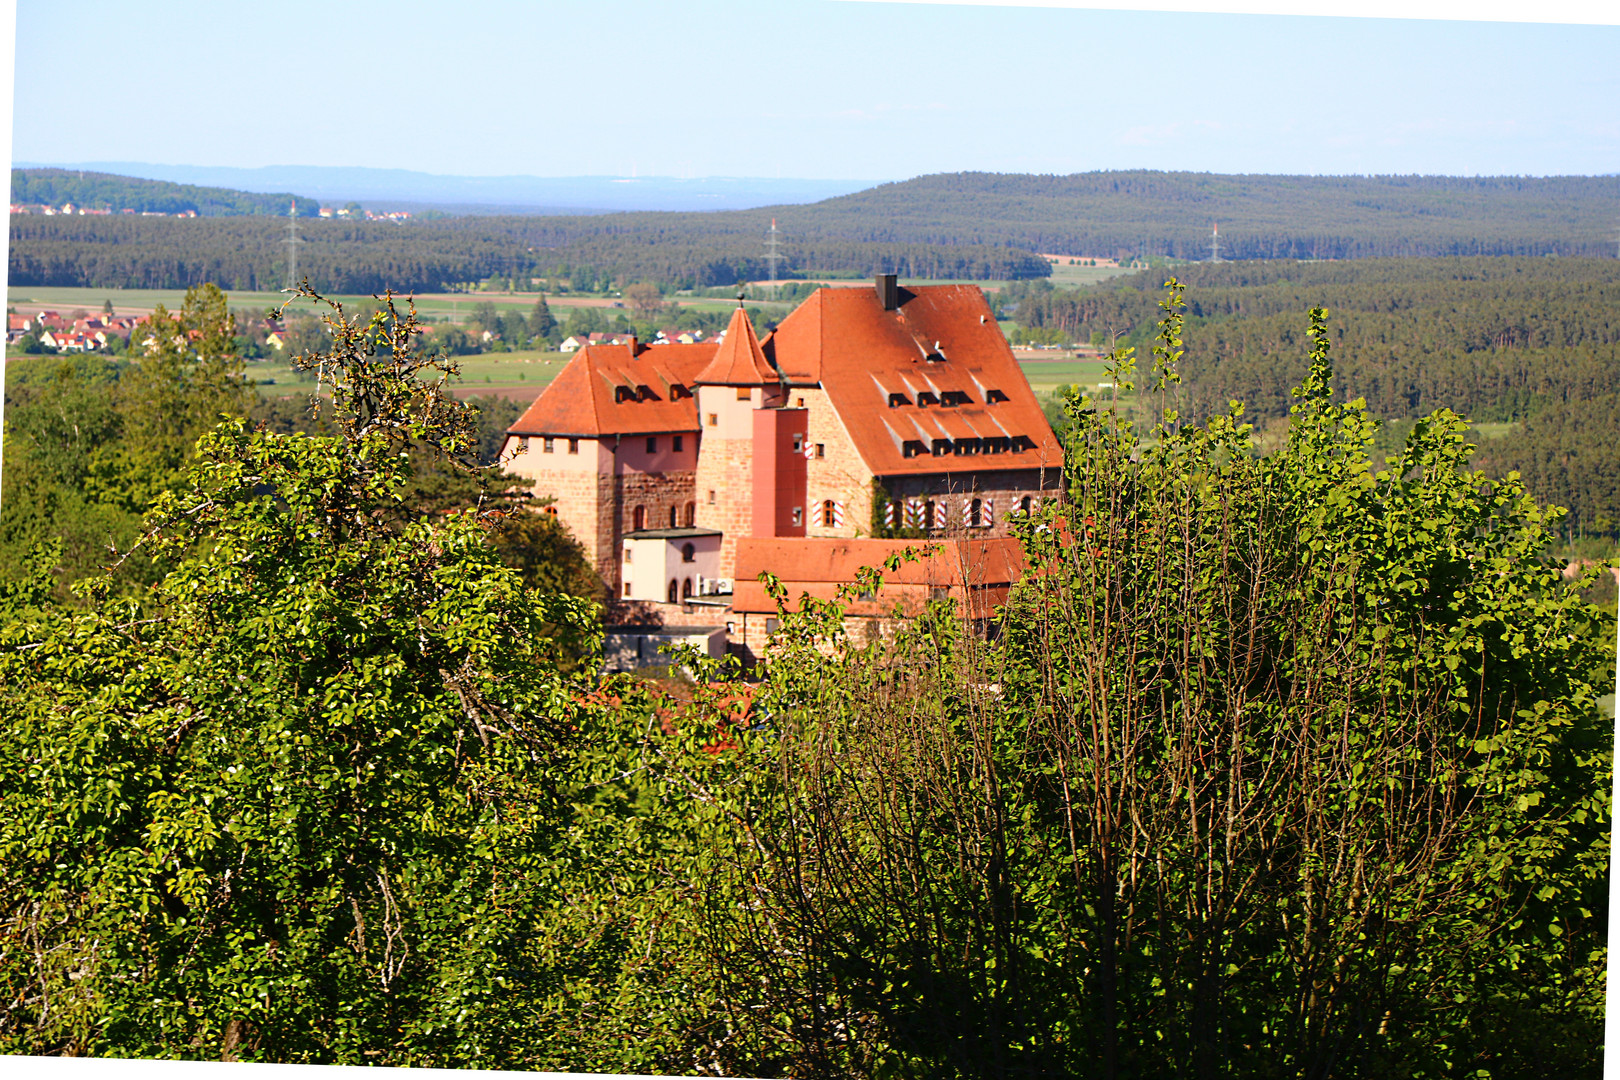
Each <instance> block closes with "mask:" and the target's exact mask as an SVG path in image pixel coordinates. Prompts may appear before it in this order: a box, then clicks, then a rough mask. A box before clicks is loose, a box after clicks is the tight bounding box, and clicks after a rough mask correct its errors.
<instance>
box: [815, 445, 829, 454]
mask: <svg viewBox="0 0 1620 1080" xmlns="http://www.w3.org/2000/svg"><path fill="white" fill-rule="evenodd" d="M826 456H827V444H826V443H820V442H818V443H816V457H826Z"/></svg>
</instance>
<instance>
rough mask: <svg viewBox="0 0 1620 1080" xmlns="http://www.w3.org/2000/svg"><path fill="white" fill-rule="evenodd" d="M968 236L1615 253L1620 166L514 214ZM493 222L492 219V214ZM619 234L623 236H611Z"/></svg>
mask: <svg viewBox="0 0 1620 1080" xmlns="http://www.w3.org/2000/svg"><path fill="white" fill-rule="evenodd" d="M773 217H774V218H777V219H778V224H779V225H780V227H781V228H782V229H783V230H784V231H785V232H786V234H787V237H788V239H789V241H790V242H791V241H794V240H797V241H800V242H802V243H808V244H820V243H825V242H830V241H835V240H836V241H839V242H846V243H860V244H904V245H911V244H967V245H982V246H989V247H1009V248H1016V249H1020V250H1024V251H1043V252H1050V253H1064V254H1071V255H1097V256H1108V257H1124V256H1132V255H1169V256H1173V257H1176V258H1182V259H1205V258H1208V257H1209V254H1210V230H1211V227H1212V226H1213V225H1215V224H1216V223H1219V225H1220V241H1221V248H1220V254H1221V257H1222V258H1227V259H1261V258H1265V259H1276V258H1292V259H1359V258H1373V257H1379V256H1435V255H1590V256H1603V255H1613V254H1614V253H1615V242H1614V236H1615V234H1614V225H1615V221H1616V220H1620V176H1598V177H1585V176H1566V177H1546V178H1536V177H1511V176H1510V177H1478V178H1471V177H1449V176H1372V177H1364V176H1225V175H1219V174H1213V173H1165V172H1147V171H1136V172H1096V173H1079V174H1075V175H1072V176H1028V175H1003V174H998V173H950V174H940V175H934V176H920V177H917V178H916V179H913V180H906V181H904V182H901V183H894V184H882V185H879V186H877V187H874V188H869V189H868V190H866V191H860V192H856V193H854V194H851V195H842V196H839V197H837V198H832V199H825V200H823V201H821V202H818V203H813V204H811V205H808V206H775V207H764V208H761V209H759V210H752V211H738V212H734V213H723V214H704V215H693V214H657V215H652V214H620V215H614V216H612V217H607V218H589V219H586V218H574V219H569V218H555V217H553V218H546V219H543V220H533V221H528V222H521V221H513V222H512V223H511V224H510V225H505V226H504V227H507V228H509V229H510V230H511V231H512V233H513V235H514V236H522V237H523V238H525V240H526V241H527V242H529V243H542V244H545V245H546V246H554V245H555V244H557V243H558V242H559V241H561V242H565V243H568V244H576V243H584V242H587V241H594V242H595V245H593V246H604V247H617V246H628V247H634V246H635V245H637V244H642V245H644V244H646V243H647V242H648V240H649V239H650V238H652V237H661V238H666V239H667V238H674V237H680V238H682V239H688V238H690V239H693V240H696V239H698V238H700V237H702V238H709V237H713V238H717V239H718V238H722V237H730V236H747V237H749V238H750V243H756V242H755V241H754V238H757V237H762V236H763V234H764V230H765V229H766V228H767V227H768V225H769V221H770V219H771V218H773ZM483 227H485V228H489V227H491V223H490V222H485V223H484V225H483ZM615 238H617V239H615Z"/></svg>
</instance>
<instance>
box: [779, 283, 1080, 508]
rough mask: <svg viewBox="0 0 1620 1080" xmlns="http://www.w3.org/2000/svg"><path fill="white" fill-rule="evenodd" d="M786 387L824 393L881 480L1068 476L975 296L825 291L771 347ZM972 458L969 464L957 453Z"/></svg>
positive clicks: (936, 289) (957, 288)
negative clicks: (1045, 471) (1058, 472)
mask: <svg viewBox="0 0 1620 1080" xmlns="http://www.w3.org/2000/svg"><path fill="white" fill-rule="evenodd" d="M766 351H767V352H768V353H769V354H770V355H771V357H772V359H773V360H774V361H775V362H776V365H777V366H778V367H779V368H780V369H781V371H782V374H783V376H784V377H785V378H787V379H788V381H789V382H790V383H795V384H799V385H815V384H817V383H819V384H820V385H821V387H822V388H823V389H824V390H826V392H827V396H828V398H829V399H830V400H831V402H832V405H833V408H834V409H835V410H836V411H837V412H838V416H839V419H840V420H842V421H843V422H844V426H845V428H846V429H848V431H849V434H850V437H851V438H852V439H853V440H854V441H855V448H856V449H857V450H858V451H859V452H860V454H861V457H862V459H863V460H864V461H865V462H866V465H867V467H868V468H870V469H871V470H872V471H873V472H874V473H876V474H877V475H879V476H895V475H905V474H920V473H949V472H967V471H973V472H983V471H986V470H1000V469H1025V468H1035V467H1039V466H1043V465H1044V466H1046V467H1048V468H1053V467H1058V466H1061V465H1062V464H1063V450H1062V447H1061V446H1059V444H1058V441H1057V439H1056V438H1055V437H1054V436H1053V434H1052V429H1051V427H1050V426H1049V425H1048V424H1047V422H1046V417H1045V415H1044V413H1043V412H1042V411H1041V407H1040V403H1039V402H1037V401H1036V400H1035V394H1034V392H1033V391H1032V390H1030V388H1029V380H1028V379H1026V378H1025V377H1024V373H1023V371H1021V370H1020V369H1019V367H1018V362H1017V360H1015V359H1014V358H1013V354H1012V349H1011V347H1010V346H1008V344H1007V339H1006V337H1005V336H1004V335H1003V334H1002V332H1001V328H1000V327H999V326H997V325H996V319H995V314H994V313H993V312H992V311H991V310H990V305H989V304H988V303H987V302H986V301H985V298H984V293H982V292H981V291H980V290H979V288H978V287H977V286H975V285H915V286H911V287H908V288H903V289H901V290H900V303H899V306H898V307H897V308H896V309H895V310H892V311H885V310H884V309H883V305H882V302H881V301H880V300H879V298H878V295H877V292H876V291H875V290H873V289H819V290H817V291H816V292H815V293H813V294H812V295H811V297H810V299H808V300H806V301H805V302H804V303H803V304H801V305H799V307H798V308H796V309H795V310H794V311H793V313H792V314H790V315H789V316H788V317H787V318H785V319H783V320H782V323H781V325H779V326H778V327H777V328H776V332H775V333H773V334H772V335H771V336H770V338H769V339H768V340H767V341H766ZM959 451H971V452H959Z"/></svg>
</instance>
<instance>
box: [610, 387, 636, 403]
mask: <svg viewBox="0 0 1620 1080" xmlns="http://www.w3.org/2000/svg"><path fill="white" fill-rule="evenodd" d="M634 400H636V392H635V391H634V390H632V389H630V388H629V387H628V386H615V387H614V388H613V403H614V404H615V405H622V404H623V403H624V402H626V401H634Z"/></svg>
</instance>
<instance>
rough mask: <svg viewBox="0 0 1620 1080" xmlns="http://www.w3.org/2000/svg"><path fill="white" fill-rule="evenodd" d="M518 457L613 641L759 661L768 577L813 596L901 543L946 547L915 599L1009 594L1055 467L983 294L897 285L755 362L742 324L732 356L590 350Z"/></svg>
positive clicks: (799, 323)
mask: <svg viewBox="0 0 1620 1080" xmlns="http://www.w3.org/2000/svg"><path fill="white" fill-rule="evenodd" d="M519 447H521V448H522V449H523V451H524V452H523V453H521V454H517V456H515V457H512V458H511V465H510V466H509V468H510V471H512V472H513V473H515V474H517V475H521V476H524V477H527V478H530V479H532V480H533V481H534V490H535V493H536V494H537V495H542V496H550V497H551V498H552V499H553V500H554V501H553V502H552V503H551V505H550V506H549V507H548V510H549V511H551V512H554V513H555V514H556V515H557V516H558V517H559V518H560V519H561V520H562V522H563V523H564V524H566V525H567V526H568V528H569V530H570V531H571V532H572V533H573V534H574V536H575V537H576V538H577V539H578V540H579V541H580V542H581V543H582V544H583V545H584V546H585V549H586V551H587V552H588V553H589V554H590V557H591V559H592V561H593V563H594V565H595V567H596V570H597V572H598V573H599V574H600V575H601V576H602V579H603V581H605V582H606V583H607V586H608V588H609V589H610V590H611V592H612V594H613V596H614V598H615V604H614V610H612V611H610V613H609V620H610V622H611V621H618V622H636V623H639V624H642V625H643V626H649V625H651V626H656V625H662V626H696V625H701V626H712V627H715V628H716V634H717V636H718V631H719V628H723V629H724V631H725V638H726V640H727V641H729V642H730V644H731V645H732V646H733V647H734V648H742V649H747V650H749V651H753V652H756V653H757V651H758V648H759V646H760V645H761V644H762V642H763V635H764V633H765V632H766V630H767V628H768V627H774V620H769V619H767V618H757V619H755V620H754V624H755V625H754V626H753V627H752V628H751V627H750V623H749V618H748V617H749V615H751V614H753V615H759V616H765V615H766V614H767V609H766V608H765V607H764V606H763V603H764V602H763V600H762V599H761V597H760V594H759V590H758V589H757V587H754V588H749V587H747V586H749V585H752V584H753V579H754V578H755V577H756V576H757V575H758V573H759V572H760V570H762V569H768V570H770V571H771V572H772V573H775V574H776V575H777V576H778V577H780V578H782V579H783V580H784V582H785V583H787V584H789V586H790V591H793V592H794V594H795V595H797V592H798V591H810V592H811V593H812V595H817V594H819V593H820V592H822V591H825V590H826V589H827V588H828V587H829V584H830V583H829V582H827V581H824V580H822V579H823V578H825V577H827V576H828V575H829V574H830V573H831V572H832V570H833V568H835V567H836V568H839V571H840V572H842V570H843V569H844V568H845V564H847V563H848V562H849V560H850V559H851V558H856V559H857V560H858V559H859V558H860V557H861V555H862V554H863V553H869V554H872V555H874V556H875V557H874V558H873V559H872V560H871V561H872V562H878V561H881V559H882V557H883V555H882V554H880V553H878V552H879V549H880V548H881V549H882V552H883V553H886V552H887V551H888V550H889V549H890V548H893V547H895V546H898V545H896V544H894V543H893V542H889V543H879V542H878V539H877V538H882V537H892V536H895V535H897V534H898V535H902V536H911V537H919V536H926V537H930V538H939V539H942V540H947V541H950V542H951V543H950V544H949V545H947V547H949V549H950V551H951V553H952V556H953V557H952V558H951V559H950V560H942V559H939V558H935V559H932V560H929V562H930V563H933V564H937V566H936V567H935V568H934V569H933V570H924V571H922V572H921V574H922V577H921V578H919V581H918V582H914V583H913V584H915V585H917V586H918V587H919V588H924V589H925V590H926V589H933V590H934V593H933V595H945V594H942V593H939V592H938V590H940V589H944V590H946V594H950V595H957V594H960V595H961V598H962V599H964V600H967V601H968V603H969V606H970V608H974V609H975V610H977V607H978V605H975V604H974V603H972V600H971V598H969V597H968V595H967V594H968V593H969V592H972V591H973V590H975V589H979V590H982V589H985V588H990V589H993V590H996V591H997V592H1004V589H1005V586H1006V585H1007V584H1010V580H1009V578H1010V579H1016V576H1017V565H1020V564H1019V563H1018V561H1017V560H1016V559H1013V558H1011V557H1010V554H1009V551H1010V550H1011V549H1009V547H1008V546H1009V545H1011V548H1012V549H1015V548H1016V541H1015V540H1012V539H1010V527H1009V522H1008V516H1009V515H1010V514H1015V513H1018V512H1019V511H1024V512H1028V511H1029V510H1030V509H1031V507H1032V506H1033V504H1034V502H1035V501H1036V500H1038V499H1040V498H1042V497H1044V496H1050V495H1053V494H1055V493H1056V491H1057V488H1058V485H1059V482H1060V476H1061V472H1062V465H1063V455H1062V450H1061V448H1060V446H1059V444H1058V442H1057V440H1056V438H1055V437H1054V436H1053V434H1052V432H1051V429H1050V427H1049V425H1048V424H1047V422H1046V419H1045V417H1044V415H1043V414H1042V411H1041V408H1040V405H1039V403H1038V402H1037V401H1036V400H1035V396H1034V394H1033V392H1032V391H1031V390H1030V388H1029V383H1028V381H1027V380H1026V379H1025V378H1024V374H1023V372H1022V371H1021V370H1019V368H1018V364H1017V362H1016V361H1015V359H1014V358H1013V354H1012V350H1011V348H1010V347H1009V346H1008V344H1007V341H1006V338H1005V337H1004V336H1003V334H1002V332H1001V329H1000V327H999V326H997V324H996V319H995V315H994V313H993V312H992V311H991V309H990V305H989V304H988V303H987V302H986V300H985V297H984V294H983V293H982V292H981V291H980V290H979V288H978V287H977V286H973V285H918V286H901V285H900V284H899V283H898V282H897V280H896V278H895V276H894V275H892V274H880V275H878V276H877V277H876V278H875V280H874V284H873V287H872V288H823V289H819V290H817V291H816V292H815V293H813V294H812V295H811V296H810V298H809V299H807V300H806V301H805V302H804V303H802V304H801V305H799V306H798V307H797V308H795V309H794V311H793V312H792V313H791V314H790V315H788V316H787V317H786V318H785V319H783V320H782V322H781V324H780V325H779V326H777V328H776V330H775V331H774V332H773V333H771V334H769V335H767V336H766V337H765V338H764V339H763V340H761V339H760V338H759V336H758V335H757V333H756V332H755V329H754V327H753V325H752V323H751V322H750V320H749V318H748V315H747V313H746V312H745V311H744V310H743V309H742V307H741V305H740V304H739V306H738V309H737V310H736V311H735V312H733V313H732V317H731V322H730V325H729V326H728V327H727V329H726V332H725V334H724V336H723V338H722V339H721V340H720V341H719V342H718V343H716V342H712V341H711V342H704V343H700V344H654V345H649V344H644V343H641V342H637V341H635V340H633V339H632V340H631V341H629V342H628V343H626V344H618V345H587V346H585V347H583V348H581V349H580V350H579V351H578V352H576V353H575V355H574V357H573V358H572V359H571V360H570V361H569V363H568V364H567V366H566V367H564V369H563V370H562V372H561V373H559V374H558V376H557V378H556V380H555V381H553V382H552V383H551V385H550V386H548V387H547V388H546V390H545V392H544V393H543V394H541V395H540V397H539V398H538V399H536V400H535V402H534V403H533V404H532V405H531V406H530V407H529V408H528V410H527V411H526V412H524V414H523V415H522V416H521V417H519V419H518V420H517V422H516V423H515V424H513V425H512V426H511V428H509V429H508V432H507V442H506V446H505V450H504V452H505V454H506V455H507V456H509V457H511V455H512V454H513V453H514V452H515V451H517V450H518V449H519ZM941 550H942V551H943V550H945V549H944V548H942V549H941ZM947 562H949V564H950V565H949V566H947V565H946V563H947ZM857 565H858V562H857ZM910 573H911V576H917V574H918V572H916V571H913V572H910ZM818 575H819V576H818ZM930 575H932V577H934V578H939V579H940V581H939V583H935V584H933V585H930V584H929V583H928V581H927V580H924V579H929V578H930ZM990 578H995V579H996V580H994V581H992V580H990ZM800 585H803V586H806V588H805V589H803V590H799V589H798V588H796V586H800ZM810 586H814V587H810ZM953 590H954V592H953ZM755 609H758V610H755ZM774 610H775V609H774V606H771V607H770V608H769V609H768V611H769V612H774ZM875 610H876V609H874V611H875Z"/></svg>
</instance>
